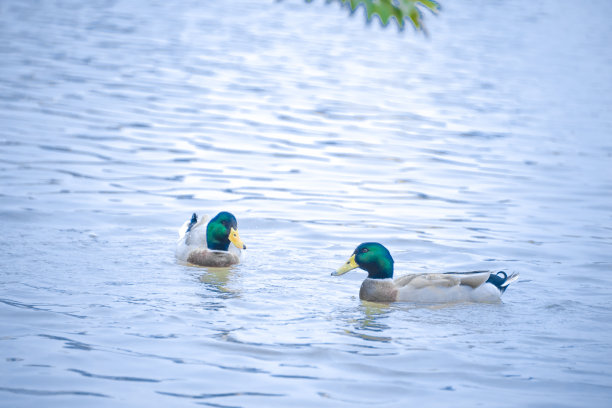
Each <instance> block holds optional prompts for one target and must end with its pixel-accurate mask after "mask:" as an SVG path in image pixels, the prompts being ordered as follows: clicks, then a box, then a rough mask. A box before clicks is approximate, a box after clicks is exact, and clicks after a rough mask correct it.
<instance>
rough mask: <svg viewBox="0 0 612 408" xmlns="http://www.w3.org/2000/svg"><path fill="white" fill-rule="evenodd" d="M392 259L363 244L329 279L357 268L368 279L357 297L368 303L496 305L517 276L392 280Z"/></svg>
mask: <svg viewBox="0 0 612 408" xmlns="http://www.w3.org/2000/svg"><path fill="white" fill-rule="evenodd" d="M393 264H394V261H393V257H392V256H391V254H390V253H389V250H387V248H385V247H384V246H383V245H381V244H379V243H378V242H364V243H363V244H361V245H359V246H358V247H357V248H356V249H355V251H353V254H352V255H351V257H350V258H349V259H348V261H346V263H344V264H343V265H342V266H341V267H340V268H338V270H337V271H335V272H333V273H332V275H333V276H339V275H344V274H345V273H347V272H348V271H351V270H353V269H356V268H361V269H363V270H365V271H366V272H367V273H368V277H367V278H366V279H365V280H364V281H363V283H362V284H361V289H360V290H359V298H360V299H362V300H367V301H370V302H396V301H397V302H419V303H454V302H499V301H500V298H501V295H502V293H504V291H505V290H506V288H507V287H508V285H509V284H510V283H512V282H514V281H515V280H517V279H518V274H511V275H509V276H508V275H507V274H506V273H505V272H501V271H500V272H497V273H494V272H491V271H474V272H446V273H418V274H409V275H404V276H401V277H399V278H396V279H393Z"/></svg>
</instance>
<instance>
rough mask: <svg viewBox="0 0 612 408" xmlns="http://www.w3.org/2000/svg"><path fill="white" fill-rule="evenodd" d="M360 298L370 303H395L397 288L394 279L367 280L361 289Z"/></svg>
mask: <svg viewBox="0 0 612 408" xmlns="http://www.w3.org/2000/svg"><path fill="white" fill-rule="evenodd" d="M359 298H360V299H361V300H367V301H369V302H395V300H396V299H397V288H396V287H395V285H394V284H393V280H392V279H369V278H368V279H366V280H364V281H363V283H362V284H361V288H360V289H359Z"/></svg>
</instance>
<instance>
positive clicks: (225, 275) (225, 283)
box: [198, 267, 240, 297]
mask: <svg viewBox="0 0 612 408" xmlns="http://www.w3.org/2000/svg"><path fill="white" fill-rule="evenodd" d="M202 269H203V270H205V271H206V272H205V273H203V274H201V275H199V276H198V280H199V281H200V282H202V283H204V284H206V286H207V287H209V288H210V289H211V290H213V291H215V292H218V293H221V294H224V295H230V296H231V297H234V296H237V295H239V294H240V292H239V291H238V290H237V289H235V288H233V287H231V282H232V279H233V278H234V272H235V269H234V268H232V267H228V268H202Z"/></svg>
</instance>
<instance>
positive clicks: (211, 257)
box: [187, 249, 240, 268]
mask: <svg viewBox="0 0 612 408" xmlns="http://www.w3.org/2000/svg"><path fill="white" fill-rule="evenodd" d="M187 262H189V263H192V264H194V265H200V266H210V267H213V268H215V267H216V268H222V267H225V266H230V265H235V264H237V263H238V262H240V259H239V258H238V256H236V255H234V254H232V253H229V252H223V251H209V250H207V249H200V250H195V251H192V252H191V253H190V254H189V256H188V257H187Z"/></svg>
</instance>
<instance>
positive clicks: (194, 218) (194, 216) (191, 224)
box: [185, 213, 198, 234]
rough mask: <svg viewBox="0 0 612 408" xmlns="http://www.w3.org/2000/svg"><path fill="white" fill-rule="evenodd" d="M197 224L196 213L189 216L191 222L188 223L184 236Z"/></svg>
mask: <svg viewBox="0 0 612 408" xmlns="http://www.w3.org/2000/svg"><path fill="white" fill-rule="evenodd" d="M197 222H198V215H197V214H196V213H193V215H192V216H191V221H189V225H188V226H187V231H185V234H186V233H188V232H189V231H191V227H193V226H194V225H196V223H197Z"/></svg>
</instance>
